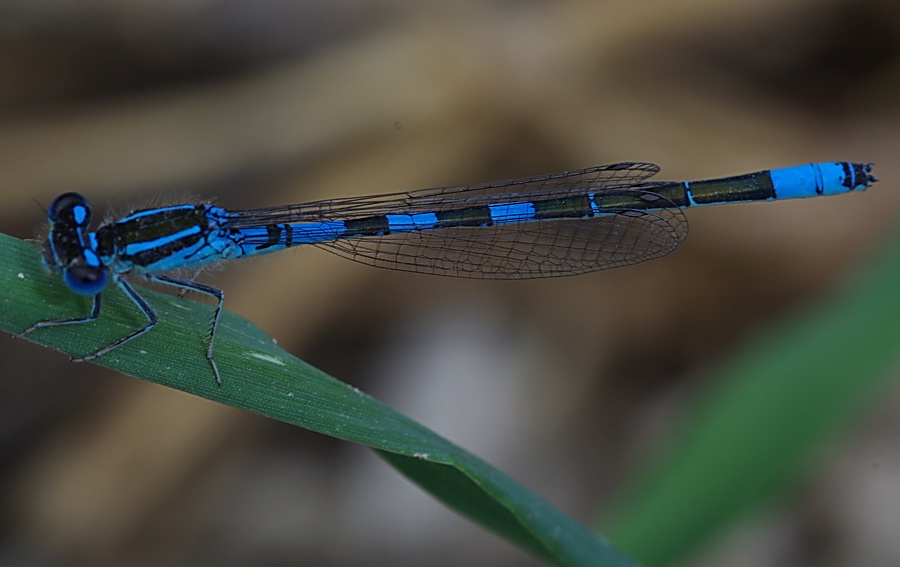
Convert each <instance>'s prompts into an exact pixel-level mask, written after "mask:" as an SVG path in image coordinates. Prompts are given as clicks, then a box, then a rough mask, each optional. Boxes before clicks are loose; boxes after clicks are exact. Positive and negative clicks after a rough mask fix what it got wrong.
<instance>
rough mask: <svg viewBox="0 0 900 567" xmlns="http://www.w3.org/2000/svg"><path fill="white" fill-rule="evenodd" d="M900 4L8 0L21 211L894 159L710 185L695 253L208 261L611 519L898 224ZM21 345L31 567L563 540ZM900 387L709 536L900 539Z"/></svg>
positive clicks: (301, 255)
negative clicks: (775, 332) (516, 538)
mask: <svg viewBox="0 0 900 567" xmlns="http://www.w3.org/2000/svg"><path fill="white" fill-rule="evenodd" d="M898 32H900V7H898V5H897V3H896V2H893V1H892V0H865V1H862V2H858V1H854V2H851V1H850V0H825V1H823V0H794V1H788V2H785V1H783V0H735V1H732V2H721V1H719V0H687V1H680V2H648V1H638V2H635V1H632V0H607V1H587V0H562V1H555V2H540V1H537V0H530V1H525V0H520V1H512V0H462V1H456V2H428V1H425V2H423V1H421V0H416V1H411V0H329V1H324V0H317V1H307V2H295V1H289V0H262V1H258V2H247V1H242V0H206V1H185V0H182V1H178V2H151V3H148V2H139V1H124V2H123V1H122V0H116V1H113V0H92V1H89V2H80V3H68V2H61V1H54V0H4V2H3V3H2V4H0V230H2V231H3V232H5V233H8V234H12V235H15V236H19V237H23V238H27V237H38V236H40V235H41V231H42V230H44V228H43V225H44V214H43V211H42V209H41V206H47V205H48V204H49V203H50V202H51V201H52V199H53V198H54V197H55V196H56V195H57V194H59V193H62V192H65V191H79V192H82V193H84V194H85V195H86V196H87V197H88V198H89V199H90V200H91V202H92V203H93V205H94V207H95V209H96V210H97V211H98V213H97V217H98V218H108V217H111V216H116V215H121V214H123V213H124V212H127V211H128V210H130V209H131V208H134V207H138V206H144V205H147V204H158V203H173V202H178V201H183V200H185V199H199V200H203V201H212V202H214V203H216V204H219V205H222V206H225V207H228V208H254V207H263V206H269V205H278V204H285V203H295V202H304V201H309V200H315V199H323V198H329V197H343V196H350V195H364V194H370V193H380V192H390V191H400V190H408V189H416V188H424V187H432V186H442V185H456V184H464V183H475V182H480V181H490V180H496V179H505V178H510V177H520V176H525V175H532V174H540V173H548V172H553V171H562V170H566V169H574V168H579V167H585V166H589V165H596V164H601V163H611V162H616V161H652V162H654V163H658V164H660V165H661V166H662V173H661V174H660V175H659V176H658V177H660V178H661V179H674V180H691V179H701V178H711V177H718V176H725V175H731V174H739V173H747V172H751V171H757V170H763V169H769V168H776V167H787V166H791V165H798V164H803V163H808V162H817V161H831V160H848V161H860V162H869V161H871V162H874V163H875V164H876V166H877V167H876V170H875V173H876V174H877V175H878V177H879V178H880V179H881V182H880V183H879V184H878V185H876V186H875V187H874V188H873V189H871V190H870V191H868V192H867V193H865V194H854V195H848V196H843V197H839V198H830V199H815V200H809V201H804V202H785V203H777V204H770V203H763V204H745V205H734V206H725V207H713V208H707V209H703V210H694V211H689V212H688V217H689V219H690V221H691V236H690V237H689V239H688V240H687V241H686V242H685V243H684V244H683V245H682V246H681V247H680V248H679V249H678V250H677V251H676V252H675V253H673V254H671V255H670V256H668V257H666V258H663V259H661V260H656V261H653V262H649V263H646V264H643V265H639V266H636V267H631V268H625V269H620V270H614V271H609V272H601V273H597V274H592V275H586V276H581V277H577V278H562V279H556V280H547V281H528V282H485V281H465V280H457V279H454V278H440V277H429V276H422V275H416V274H405V273H398V272H391V271H387V270H379V269H375V268H370V267H366V266H362V265H356V264H354V263H353V262H349V261H346V260H343V259H340V258H337V257H332V256H331V255H329V254H326V253H324V252H322V251H320V250H317V249H312V248H309V249H307V248H303V249H296V250H293V251H287V252H282V253H281V254H277V255H273V256H271V257H267V258H264V259H258V260H256V259H254V260H247V261H243V262H235V263H233V264H229V265H227V266H223V267H222V269H220V270H218V269H217V270H209V271H207V272H206V273H205V274H204V275H203V278H202V279H203V281H204V282H206V283H210V284H212V285H215V286H217V287H220V288H222V289H224V290H225V293H226V297H227V302H226V307H227V308H228V309H230V310H232V311H235V312H237V313H239V314H241V315H243V316H245V317H247V318H248V319H250V320H252V321H254V322H255V323H257V324H259V325H260V326H261V327H262V328H263V329H265V330H266V331H267V332H268V333H269V334H270V335H271V336H273V337H275V338H276V339H277V340H278V342H279V344H280V345H281V346H283V347H284V348H286V349H287V350H288V351H290V352H292V353H294V354H296V355H297V356H299V357H301V358H303V359H305V360H307V361H309V362H310V363H312V364H314V365H316V366H318V367H319V368H321V369H323V370H325V371H327V372H329V373H330V374H332V375H333V376H335V377H337V378H339V379H341V380H344V381H346V382H349V383H351V384H353V385H355V386H358V387H359V388H361V389H363V390H365V391H366V392H368V393H370V394H372V395H374V396H375V397H377V398H379V399H381V400H382V401H384V402H386V403H388V404H389V405H392V406H393V407H395V408H397V409H399V410H400V411H402V412H404V413H406V414H408V415H410V416H411V417H413V418H415V419H417V420H418V421H420V422H422V423H424V424H426V425H428V426H430V427H431V428H433V429H435V430H436V431H437V432H438V433H440V434H442V435H444V436H446V437H448V438H450V439H451V440H453V441H455V442H458V443H459V444H461V445H462V446H464V447H466V448H468V449H470V450H472V451H473V452H475V453H476V454H478V455H480V456H482V457H483V458H485V459H486V460H488V461H489V462H491V463H493V464H494V465H496V466H498V467H499V468H501V469H502V470H504V471H506V472H507V473H509V474H510V475H512V476H513V477H515V478H516V479H518V480H519V481H521V482H523V483H524V484H525V485H527V486H529V487H530V488H532V489H533V490H535V491H536V492H537V493H538V494H540V495H542V496H543V497H545V498H547V499H548V500H550V501H551V502H553V503H554V504H556V505H558V506H559V507H561V508H562V509H564V510H566V511H567V512H569V513H570V514H572V515H574V516H575V517H577V518H581V519H584V520H588V519H590V518H592V517H595V516H596V515H599V516H601V517H602V515H603V510H604V508H605V506H607V505H608V503H609V502H610V501H612V500H614V498H615V495H616V493H617V490H618V489H619V487H620V486H622V484H623V483H624V482H625V481H626V480H627V479H628V478H629V476H630V475H631V474H632V471H633V470H635V469H636V468H637V467H639V466H640V463H641V462H642V461H643V459H645V458H646V457H647V456H648V455H650V454H652V452H653V451H654V449H656V448H657V447H658V445H659V443H660V442H661V441H660V440H661V439H663V438H664V434H665V433H666V432H667V430H668V429H669V428H670V427H671V425H672V424H673V423H675V422H677V420H678V417H679V415H680V414H681V412H682V411H684V407H685V404H686V403H689V402H690V401H691V400H692V399H693V398H694V396H695V394H696V393H697V392H698V391H701V390H702V389H703V388H704V387H705V386H706V385H708V383H709V381H710V380H711V376H712V373H713V371H714V369H715V368H716V367H717V366H718V365H720V364H721V363H722V361H723V360H725V359H727V357H728V355H729V354H730V353H732V352H734V351H735V350H737V349H738V348H739V346H740V345H741V344H742V343H743V341H746V340H750V339H752V338H753V337H758V336H760V335H761V334H764V333H765V332H766V328H767V325H769V324H771V323H772V322H773V321H778V320H779V319H781V318H784V317H787V316H791V315H792V314H795V313H797V312H799V311H800V310H802V309H804V307H808V306H810V305H812V304H814V302H815V301H816V300H817V298H822V297H824V296H825V294H826V293H827V292H828V291H829V290H831V289H833V288H834V287H835V286H837V285H839V284H840V282H842V281H845V280H846V279H847V278H848V277H850V276H851V275H852V274H853V273H854V270H858V269H860V266H861V265H862V263H863V261H864V259H865V258H866V257H867V256H868V255H869V254H870V253H871V251H872V250H874V249H876V248H877V246H878V243H879V242H881V241H882V240H883V239H884V238H886V236H887V234H888V232H889V228H890V227H891V226H892V225H893V226H896V224H897V219H898V213H900V191H898V189H897V179H898V173H900V164H898V161H897V159H896V157H897V150H898V142H900V98H898V96H897V93H898V87H900V39H898V38H900V33H898ZM36 203H37V204H36ZM0 253H2V252H0ZM898 350H900V347H898ZM0 356H2V360H3V370H2V374H0V376H2V380H0V392H2V394H0V404H2V406H0V407H2V409H0V459H2V463H3V464H2V467H0V563H2V564H8V565H76V566H77V565H123V564H129V565H195V564H216V565H223V566H229V565H249V564H253V565H260V564H265V565H273V566H277V565H335V566H340V565H359V564H367V565H371V564H381V565H421V564H423V562H425V561H427V562H428V564H429V565H473V564H475V565H479V564H480V565H487V564H490V565H530V564H536V561H535V560H534V559H533V558H531V557H528V556H527V555H525V554H524V553H523V552H521V551H519V550H517V549H515V548H513V547H512V546H511V545H509V544H507V543H505V542H503V541H501V540H500V539H498V538H496V537H495V536H493V535H491V534H489V533H485V532H483V531H482V530H480V529H479V528H477V527H475V526H473V525H471V524H469V523H468V522H467V521H466V520H464V519H461V518H459V517H457V516H456V515H455V514H453V513H452V512H450V511H448V510H446V509H445V508H443V507H442V506H441V505H440V504H438V503H437V502H435V501H433V500H431V499H430V498H429V497H428V496H426V495H424V494H423V493H422V492H421V491H420V490H419V489H418V488H416V487H414V486H413V485H411V484H409V483H408V482H407V481H405V480H404V479H402V478H401V477H399V475H397V474H396V473H395V472H394V471H393V470H392V469H391V468H390V467H388V466H386V465H385V464H384V463H383V462H382V461H380V460H379V459H378V458H377V457H375V456H374V455H373V454H371V453H370V452H368V451H367V450H366V449H364V448H361V447H357V446H354V445H351V444H348V443H344V442H339V441H335V440H332V439H330V438H326V437H322V436H320V435H317V434H313V433H309V432H307V431H303V430H298V429H297V428H294V427H290V426H286V425H283V424H280V423H277V422H273V421H270V420H266V419H263V418H260V417H258V416H255V415H253V414H249V413H247V412H243V411H239V410H236V409H233V408H229V407H225V406H221V405H217V404H214V403H211V402H208V401H206V400H203V399H200V398H195V397H192V396H188V395H186V394H183V393H180V392H177V391H172V390H168V389H164V388H162V387H159V386H156V385H153V384H149V383H144V382H141V381H137V380H134V379H131V378H123V377H122V376H121V375H117V374H115V373H112V372H111V371H107V370H105V369H102V368H99V367H96V366H92V365H73V364H71V363H69V361H68V358H67V357H66V356H64V355H62V354H60V353H55V352H51V351H48V350H46V349H43V348H41V347H38V346H36V345H34V344H31V343H28V342H27V341H15V342H14V341H13V340H12V339H11V338H10V337H9V336H6V335H4V336H2V337H0ZM895 383H896V381H895ZM878 398H879V399H878V401H877V403H872V404H871V405H870V406H869V407H868V408H867V409H866V411H865V412H864V413H863V415H861V416H860V417H859V419H858V420H856V421H855V422H854V424H853V428H852V429H851V430H849V431H847V432H846V435H845V437H843V438H842V439H841V440H840V442H836V443H835V444H834V446H833V447H831V448H830V450H829V452H828V453H827V455H825V456H824V457H823V458H822V460H821V461H820V463H819V465H818V466H817V467H816V468H815V472H814V474H812V475H810V476H809V477H808V478H806V479H805V481H804V482H803V483H802V484H801V485H800V486H799V487H795V488H794V489H793V490H792V492H791V493H790V494H789V498H787V499H786V501H785V502H782V503H778V504H777V505H770V506H768V507H766V508H765V509H764V511H762V512H760V513H759V514H758V515H757V516H755V517H754V518H752V519H749V520H746V521H745V522H742V523H741V524H740V525H739V526H737V527H732V528H730V529H728V530H726V532H725V534H724V535H723V536H722V538H721V540H719V541H716V542H712V543H710V544H709V545H707V546H705V547H704V548H703V549H701V550H698V552H697V553H696V555H695V556H694V557H693V558H692V559H690V560H689V561H688V564H690V565H713V564H716V565H732V566H734V565H742V566H763V565H765V566H788V565H790V566H803V565H850V564H867V565H897V564H900V544H898V540H897V538H896V533H897V530H898V527H900V496H898V495H900V454H898V451H897V445H898V440H900V387H896V386H895V387H893V388H892V389H889V390H888V391H885V392H883V393H882V395H880V396H878ZM761 418H762V417H761ZM876 462H877V463H879V466H874V465H873V463H876ZM848 487H852V489H850V488H848ZM845 489H846V490H845ZM835 494H840V495H841V497H840V498H835ZM873 519H877V521H876V520H873ZM873 521H874V524H875V525H876V526H879V529H871V525H872V524H871V522H873ZM862 526H869V527H866V528H863V527H862Z"/></svg>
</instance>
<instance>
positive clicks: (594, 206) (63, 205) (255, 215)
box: [18, 162, 876, 384]
mask: <svg viewBox="0 0 900 567" xmlns="http://www.w3.org/2000/svg"><path fill="white" fill-rule="evenodd" d="M871 170H872V164H860V163H848V162H830V163H817V164H810V165H803V166H797V167H790V168H785V169H773V170H768V171H761V172H758V173H751V174H747V175H740V176H736V177H727V178H722V179H712V180H707V181H692V182H667V181H647V180H648V179H649V178H650V177H651V176H653V175H654V174H656V173H657V172H658V171H659V168H658V167H657V166H656V165H653V164H649V163H630V162H629V163H616V164H611V165H601V166H596V167H589V168H586V169H579V170H576V171H569V172H564V173H555V174H551V175H543V176H538V177H527V178H523V179H513V180H509V181H497V182H493V183H483V184H479V185H469V186H459V187H444V188H439V189H423V190H418V191H409V192H403V193H391V194H384V195H375V196H368V197H350V198H344V199H330V200H325V201H314V202H310V203H305V204H300V205H286V206H281V207H270V208H264V209H254V210H246V211H229V210H226V209H223V208H220V207H216V206H213V205H209V204H185V205H175V206H169V207H159V208H152V209H144V210H139V211H135V212H133V213H131V214H129V215H127V216H125V217H124V218H122V219H120V220H117V221H113V222H108V223H105V224H103V225H101V226H100V227H99V228H98V229H97V230H95V231H91V230H90V223H91V209H90V206H89V205H88V202H87V200H86V199H85V198H84V197H83V196H81V195H79V194H77V193H66V194H63V195H60V196H59V197H57V198H56V200H54V201H53V204H52V205H51V206H50V209H49V210H48V218H49V221H50V235H49V237H48V238H47V241H46V243H45V244H44V263H45V265H46V267H47V268H48V269H49V270H52V271H55V272H59V273H61V274H62V278H63V280H64V281H65V282H66V284H67V285H68V287H69V289H71V290H72V291H73V292H74V293H77V294H79V295H84V296H92V297H93V308H92V309H91V312H90V313H89V314H87V315H85V316H83V317H75V318H71V319H54V320H48V321H40V322H38V323H35V324H34V325H32V326H31V327H29V328H28V329H26V330H25V331H23V332H22V333H20V334H19V335H18V336H23V335H26V334H28V333H31V332H32V331H35V330H36V329H40V328H43V327H56V326H60V325H70V324H79V323H85V322H88V321H93V320H95V319H97V318H98V317H99V316H100V306H101V297H102V292H103V290H104V289H105V288H106V285H107V284H108V282H109V280H110V279H111V280H112V281H114V282H115V284H116V286H118V287H119V288H120V289H121V290H122V291H123V292H125V294H126V295H127V296H128V297H129V298H130V299H131V301H133V302H134V304H135V305H136V306H137V308H138V309H139V310H140V311H141V313H142V314H143V315H144V317H146V319H147V323H146V324H145V325H143V326H142V327H140V328H139V329H137V330H135V331H133V332H132V333H130V334H129V335H127V336H125V337H122V338H120V339H118V340H116V341H115V342H113V343H112V344H110V345H108V346H105V347H103V348H101V349H100V350H98V351H96V352H94V353H92V354H89V355H87V356H84V357H81V358H75V359H73V360H76V361H84V360H92V359H94V358H97V357H99V356H103V355H104V354H106V353H108V352H109V351H111V350H113V349H115V348H117V347H119V346H121V345H123V344H125V343H126V342H128V341H130V340H132V339H134V338H136V337H138V336H140V335H141V334H143V333H145V332H147V331H149V330H150V329H151V328H153V326H154V325H155V324H156V323H157V321H158V317H157V315H156V312H155V311H154V310H153V307H151V306H150V304H149V303H148V302H147V301H146V300H145V299H144V298H143V297H141V295H140V294H139V293H138V292H137V290H136V289H135V288H134V287H132V285H131V284H130V283H128V281H127V280H126V279H125V278H124V276H125V275H126V274H129V273H134V274H137V275H140V276H143V277H145V278H147V279H148V280H152V281H156V282H160V283H163V284H167V285H171V286H175V287H178V288H181V289H182V290H188V291H197V292H200V293H204V294H207V295H209V296H211V297H213V298H215V299H216V307H215V311H214V313H213V316H212V325H211V329H210V334H209V336H208V338H207V345H206V346H207V348H206V357H207V359H208V360H209V363H210V365H211V366H212V369H213V372H214V373H215V377H216V381H217V382H218V383H219V384H221V382H222V380H221V376H220V375H219V369H218V367H217V366H216V362H215V359H214V357H213V341H214V340H215V335H216V328H217V326H218V322H219V315H220V313H221V311H222V304H223V302H224V298H225V295H224V293H223V292H222V291H221V290H219V289H216V288H214V287H211V286H208V285H205V284H201V283H197V282H194V281H189V280H186V279H179V278H174V277H171V276H169V275H166V274H165V273H164V272H168V271H171V270H177V269H182V268H198V267H200V266H202V265H204V264H207V263H209V262H214V261H217V260H230V259H234V258H242V257H246V256H255V255H258V254H268V253H270V252H275V251H277V250H281V249H284V248H289V247H291V246H298V245H300V244H312V245H314V246H318V247H321V248H324V249H325V250H328V251H329V252H333V253H335V254H338V255H340V256H344V257H346V258H349V259H351V260H355V261H357V262H362V263H364V264H371V265H373V266H379V267H384V268H391V269H395V270H406V271H411V272H420V273H426V274H440V275H447V276H460V277H468V278H485V279H524V278H543V277H556V276H570V275H575V274H581V273H585V272H592V271H596V270H603V269H607V268H616V267H619V266H626V265H629V264H637V263H639V262H644V261H646V260H650V259H652V258H658V257H660V256H663V255H665V254H668V253H669V252H671V251H672V250H674V249H675V248H676V247H677V246H678V244H679V243H680V242H681V241H682V240H684V238H685V237H686V236H687V221H686V219H685V217H684V213H683V212H682V209H685V208H688V207H694V206H700V205H713V204H721V203H734V202H739V201H771V200H776V199H791V198H798V197H815V196H819V195H835V194H840V193H846V192H849V191H856V190H864V189H866V188H868V187H869V186H870V185H871V184H872V183H874V182H875V181H876V178H875V177H874V176H873V175H872V174H871Z"/></svg>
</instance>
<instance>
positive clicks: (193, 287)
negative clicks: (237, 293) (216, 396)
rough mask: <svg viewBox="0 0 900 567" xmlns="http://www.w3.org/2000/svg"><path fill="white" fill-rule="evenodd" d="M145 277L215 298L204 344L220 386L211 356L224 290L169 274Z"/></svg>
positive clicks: (219, 379) (217, 369) (223, 301)
mask: <svg viewBox="0 0 900 567" xmlns="http://www.w3.org/2000/svg"><path fill="white" fill-rule="evenodd" d="M146 277H147V279H150V280H153V281H157V282H160V283H164V284H168V285H171V286H175V287H180V288H181V289H182V290H187V291H198V292H200V293H205V294H206V295H209V296H210V297H213V298H215V299H216V310H215V313H214V314H213V319H212V325H210V329H209V342H208V343H207V345H206V359H207V360H209V364H210V366H212V369H213V373H214V374H215V375H216V383H217V384H218V385H219V386H221V385H222V377H221V376H220V375H219V367H218V366H217V365H216V360H215V358H213V341H214V340H215V339H216V330H217V329H218V327H219V315H220V314H221V313H222V305H224V303H225V292H223V291H222V290H221V289H218V288H215V287H212V286H210V285H205V284H201V283H197V282H192V281H188V280H179V279H176V278H170V277H169V276H164V275H161V274H147V275H146ZM181 295H183V293H181V294H179V297H180V296H181Z"/></svg>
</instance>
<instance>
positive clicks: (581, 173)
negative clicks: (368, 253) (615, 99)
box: [229, 162, 659, 228]
mask: <svg viewBox="0 0 900 567" xmlns="http://www.w3.org/2000/svg"><path fill="white" fill-rule="evenodd" d="M658 172H659V166H657V165H654V164H652V163H637V162H625V163H614V164H608V165H598V166H594V167H587V168H584V169H577V170H575V171H566V172H562V173H551V174H549V175H539V176H535V177H523V178H521V179H509V180H506V181H492V182H489V183H479V184H476V185H459V186H455V187H439V188H436V189H419V190H415V191H405V192H400V193H385V194H383V195H367V196H363V197H346V198H341V199H327V200H324V201H311V202H309V203H302V204H299V205H283V206H278V207H272V208H265V209H253V210H248V211H239V212H238V213H236V218H235V219H234V220H233V221H230V222H229V225H230V226H232V227H234V228H243V227H247V226H260V225H268V224H290V223H294V222H318V221H328V220H352V219H357V218H365V217H370V216H373V215H383V214H392V213H406V214H415V213H421V212H433V211H437V210H446V209H454V208H460V207H471V206H479V205H486V204H491V203H497V202H500V201H503V200H507V198H508V200H510V201H515V200H521V199H540V198H544V197H566V196H568V195H579V194H582V193H585V192H586V191H589V190H592V191H600V190H602V189H604V188H607V187H628V186H632V185H634V184H637V183H640V182H641V181H644V180H646V179H648V178H650V177H652V176H653V175H655V174H656V173H658Z"/></svg>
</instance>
